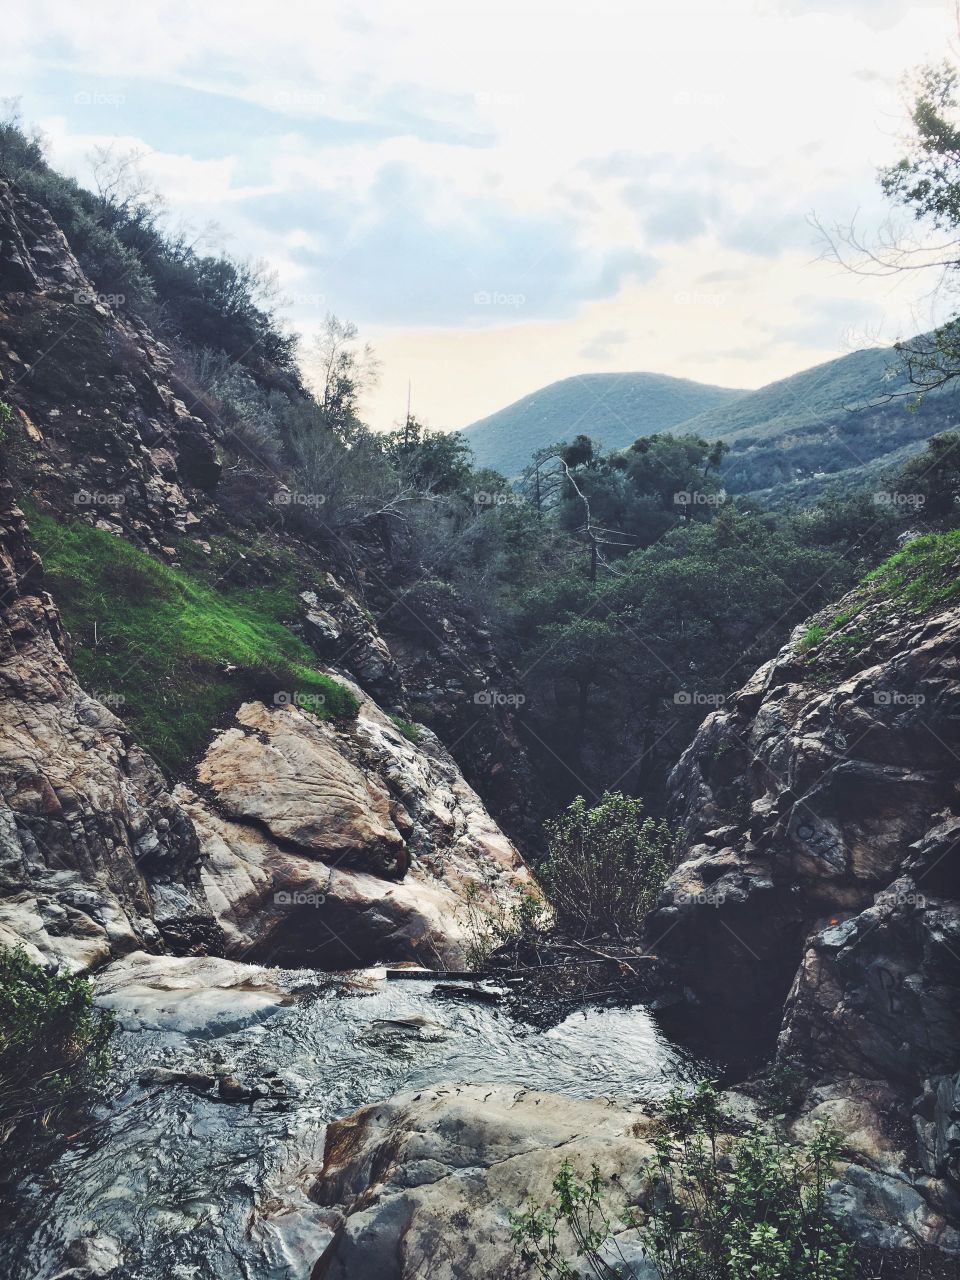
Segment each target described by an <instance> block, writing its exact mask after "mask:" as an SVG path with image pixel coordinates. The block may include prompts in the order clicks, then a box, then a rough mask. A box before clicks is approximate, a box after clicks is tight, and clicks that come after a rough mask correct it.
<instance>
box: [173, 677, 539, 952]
mask: <svg viewBox="0 0 960 1280" xmlns="http://www.w3.org/2000/svg"><path fill="white" fill-rule="evenodd" d="M352 691H353V692H354V694H355V695H356V696H357V698H358V699H359V700H360V703H361V707H360V712H359V715H358V717H357V719H356V721H355V722H354V723H352V724H351V725H350V726H349V727H343V728H339V729H335V728H333V727H331V726H330V725H329V724H325V723H321V722H319V721H317V720H316V719H315V718H314V717H313V716H312V715H311V714H310V713H309V712H308V711H304V710H301V709H299V708H297V707H293V706H286V707H274V708H267V707H265V706H264V705H263V704H261V703H248V704H245V705H244V706H243V707H241V709H240V711H239V713H238V716H237V727H236V728H231V729H228V730H226V731H225V732H224V733H223V734H221V735H220V736H219V737H218V738H217V739H216V740H215V741H214V743H213V744H212V746H211V748H210V750H209V751H208V753H207V755H206V756H205V757H204V759H203V760H202V761H201V762H200V764H199V766H198V769H197V777H198V780H199V783H200V784H201V785H200V788H199V794H198V793H195V792H192V791H190V790H189V789H187V788H181V789H180V790H178V792H177V798H178V800H179V801H180V802H181V803H182V804H183V806H184V808H185V810H186V811H187V812H188V813H189V814H190V815H191V817H192V818H193V820H194V822H195V824H196V828H197V831H198V832H199V835H200V841H201V846H202V848H203V851H204V855H205V860H204V865H203V880H204V886H205V890H206V895H207V900H208V901H209V902H210V904H211V906H212V908H213V910H214V911H215V913H216V916H217V918H218V921H219V922H220V924H221V926H222V928H223V930H224V934H225V936H226V938H227V940H228V953H229V954H231V955H249V956H253V957H257V958H266V957H269V958H270V959H272V960H273V961H274V962H275V963H292V962H294V961H295V962H297V963H305V964H307V963H309V964H323V965H327V966H330V967H338V966H339V967H351V966H353V965H357V964H369V963H373V962H376V961H379V960H383V959H401V958H407V959H415V958H416V959H420V960H421V961H423V962H425V963H427V964H429V965H431V966H434V967H435V966H436V965H437V963H438V962H440V963H443V964H446V965H449V966H453V967H462V965H463V964H464V963H465V961H466V948H467V947H468V945H469V943H470V941H471V937H472V936H473V934H474V932H475V931H476V930H477V929H478V928H481V929H482V927H483V918H482V914H481V913H482V912H484V911H486V912H489V913H490V914H491V915H494V916H497V917H502V916H503V915H504V914H508V913H509V911H510V909H511V907H512V906H513V905H514V904H515V903H517V902H518V901H519V900H520V896H521V895H522V894H524V893H536V887H535V885H534V882H533V880H532V878H531V876H530V874H529V872H528V871H527V870H526V868H525V866H524V865H523V863H522V861H521V859H520V858H519V856H518V854H517V853H516V851H515V849H514V848H513V846H512V845H511V844H510V842H509V841H508V840H507V839H506V837H505V836H504V835H503V833H502V832H501V831H500V830H499V828H498V827H497V826H496V824H495V823H494V822H493V820H492V819H491V818H490V816H489V815H488V814H487V812H486V810H485V809H484V807H483V805H482V804H481V802H480V800H479V798H478V797H477V796H476V794H475V793H474V792H473V791H472V789H471V788H470V787H468V786H467V784H466V782H465V781H464V779H463V777H462V775H461V773H460V771H459V769H458V768H457V766H456V765H455V764H454V762H453V760H452V759H451V758H450V756H449V755H448V754H447V752H446V751H444V749H443V748H442V746H441V745H440V743H439V742H438V741H437V739H436V738H435V737H434V736H433V734H431V733H430V731H429V730H428V729H422V730H420V740H419V741H418V742H417V743H416V744H414V743H412V742H410V741H409V740H408V739H407V738H406V737H405V736H404V735H403V734H402V733H401V732H400V731H399V729H398V728H397V727H396V725H395V724H394V723H393V722H392V721H391V720H390V719H389V717H387V716H386V715H384V713H383V712H382V711H380V709H379V708H378V707H377V706H376V704H375V703H374V702H373V701H372V700H371V699H369V698H368V697H366V696H365V695H364V694H363V692H362V691H361V690H360V689H359V687H358V686H352Z"/></svg>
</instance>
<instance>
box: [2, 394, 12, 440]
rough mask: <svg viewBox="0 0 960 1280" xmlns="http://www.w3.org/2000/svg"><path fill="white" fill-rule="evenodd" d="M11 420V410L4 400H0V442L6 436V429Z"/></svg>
mask: <svg viewBox="0 0 960 1280" xmlns="http://www.w3.org/2000/svg"><path fill="white" fill-rule="evenodd" d="M12 421H13V410H12V409H11V408H10V406H9V405H8V404H7V402H6V401H5V400H0V444H3V443H4V441H5V440H6V438H7V429H8V427H9V426H10V423H11V422H12Z"/></svg>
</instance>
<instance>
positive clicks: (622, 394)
mask: <svg viewBox="0 0 960 1280" xmlns="http://www.w3.org/2000/svg"><path fill="white" fill-rule="evenodd" d="M744 394H747V393H745V392H743V391H742V390H737V389H734V388H731V387H717V386H711V385H708V384H706V383H702V382H692V381H691V380H690V379H688V378H672V377H670V376H668V375H667V374H662V373H585V374H580V375H578V376H575V377H572V378H564V379H562V380H561V381H560V382H552V383H550V385H549V386H546V387H541V388H540V390H539V391H533V392H531V394H530V395H527V396H523V397H522V398H521V399H520V400H516V401H514V403H513V404H509V405H507V406H506V408H504V409H500V410H498V411H497V412H496V413H493V414H490V416H489V417H487V418H481V419H480V420H479V421H478V422H474V423H472V424H471V425H470V426H469V427H467V428H466V429H465V430H464V433H463V434H464V435H465V436H466V438H467V440H468V441H469V443H470V446H471V448H472V449H473V452H474V456H475V457H476V460H477V464H478V465H480V466H486V467H493V468H495V469H496V470H497V471H501V472H503V474H504V475H507V476H513V475H516V474H517V473H518V472H519V471H522V470H523V468H524V467H525V466H526V464H527V463H528V462H529V461H530V457H531V455H532V454H533V453H534V452H535V451H536V450H537V449H542V448H544V447H545V446H546V445H550V444H553V443H554V442H555V441H556V440H563V439H569V438H572V437H573V436H575V435H579V434H581V433H582V434H584V435H588V436H590V437H591V438H592V439H594V440H596V441H598V442H600V443H602V444H603V446H604V448H605V449H625V448H626V447H627V445H629V444H632V443H633V441H634V440H636V438H637V437H638V436H644V435H652V434H653V433H654V432H656V431H670V430H671V429H674V428H676V427H677V426H678V425H679V424H680V423H681V422H685V421H687V420H688V419H689V418H692V417H694V416H697V415H700V414H704V413H706V412H708V411H710V410H715V409H719V408H720V407H721V406H723V405H725V404H726V403H727V402H728V401H732V400H736V399H738V398H739V397H741V396H743V395H744Z"/></svg>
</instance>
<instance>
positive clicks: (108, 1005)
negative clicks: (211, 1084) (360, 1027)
mask: <svg viewBox="0 0 960 1280" xmlns="http://www.w3.org/2000/svg"><path fill="white" fill-rule="evenodd" d="M295 989H296V984H295V983H293V982H291V981H290V977H289V975H286V974H284V973H283V972H282V971H280V970H278V969H265V968H263V967H261V966H260V965H253V964H238V963H236V962H235V961H233V960H222V959H219V958H217V957H214V956H158V955H148V954H147V953H146V952H143V951H137V952H133V953H131V954H130V955H127V956H124V957H123V958H122V959H120V960H115V961H114V962H113V963H112V964H110V965H108V966H107V967H106V968H105V969H102V970H101V971H100V972H99V973H98V974H97V980H96V992H97V995H96V998H97V1003H98V1004H99V1005H101V1006H102V1007H103V1008H105V1009H112V1010H113V1011H114V1012H115V1014H116V1015H117V1018H118V1020H119V1021H120V1023H121V1025H123V1026H124V1027H125V1028H126V1029H127V1030H132V1031H172V1032H176V1033H177V1034H179V1035H191V1036H202V1037H208V1036H220V1035H226V1034H228V1033H229V1032H231V1031H237V1030H239V1029H240V1028H242V1027H246V1026H250V1025H252V1024H253V1023H256V1022H262V1021H263V1020H264V1019H265V1018H269V1017H271V1016H272V1015H273V1014H274V1013H276V1012H277V1011H278V1010H279V1009H282V1008H284V1007H285V1006H287V1005H289V1004H291V1003H292V1002H293V999H294V994H293V993H294V990H295Z"/></svg>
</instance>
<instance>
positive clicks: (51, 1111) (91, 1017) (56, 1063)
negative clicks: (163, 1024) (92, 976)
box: [0, 948, 114, 1144]
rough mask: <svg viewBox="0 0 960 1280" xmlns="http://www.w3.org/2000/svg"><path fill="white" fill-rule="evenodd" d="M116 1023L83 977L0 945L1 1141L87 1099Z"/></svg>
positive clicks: (47, 1123)
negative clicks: (51, 968)
mask: <svg viewBox="0 0 960 1280" xmlns="http://www.w3.org/2000/svg"><path fill="white" fill-rule="evenodd" d="M113 1025H114V1023H113V1015H112V1014H110V1013H103V1012H98V1011H96V1010H94V1008H93V988H92V986H91V984H90V983H89V982H88V981H87V980H86V979H85V978H82V977H78V976H76V975H74V974H65V973H55V974H50V973H47V972H45V970H43V969H42V968H41V967H40V966H39V965H37V964H34V963H33V961H32V960H30V959H29V958H28V957H27V955H26V952H25V951H23V950H22V949H21V948H17V949H16V950H13V951H11V950H9V949H7V948H0V1144H3V1143H6V1142H7V1141H8V1140H9V1139H10V1138H11V1136H13V1135H14V1134H16V1133H20V1134H22V1133H24V1132H25V1131H32V1130H34V1129H36V1128H40V1129H47V1128H50V1127H51V1126H52V1125H53V1123H54V1122H55V1119H56V1117H57V1115H58V1114H59V1113H60V1112H61V1111H63V1110H64V1109H66V1108H67V1107H69V1106H71V1105H73V1104H75V1103H77V1102H79V1101H81V1100H82V1099H83V1097H84V1095H85V1094H86V1093H87V1091H88V1090H89V1089H90V1088H91V1086H92V1085H94V1084H95V1083H96V1082H97V1080H98V1079H99V1078H100V1077H101V1076H102V1075H103V1073H104V1071H105V1070H106V1066H107V1061H108V1049H107V1045H108V1042H109V1040H110V1036H111V1034H112V1032H113Z"/></svg>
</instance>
